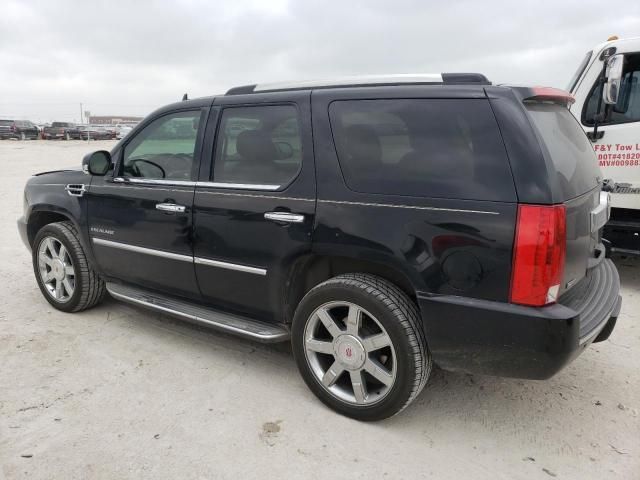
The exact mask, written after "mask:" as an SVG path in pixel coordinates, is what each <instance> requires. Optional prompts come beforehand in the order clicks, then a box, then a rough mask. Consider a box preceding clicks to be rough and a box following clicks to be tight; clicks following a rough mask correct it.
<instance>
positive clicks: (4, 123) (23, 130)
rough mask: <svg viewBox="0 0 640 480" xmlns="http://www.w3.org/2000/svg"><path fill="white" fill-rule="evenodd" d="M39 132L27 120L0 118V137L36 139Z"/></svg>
mask: <svg viewBox="0 0 640 480" xmlns="http://www.w3.org/2000/svg"><path fill="white" fill-rule="evenodd" d="M39 135H40V132H39V131H38V127H36V126H35V125H34V124H33V123H31V122H30V121H29V120H0V139H3V140H4V139H7V138H17V139H18V140H27V139H29V138H30V139H32V140H37V139H38V136H39Z"/></svg>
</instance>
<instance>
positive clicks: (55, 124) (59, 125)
mask: <svg viewBox="0 0 640 480" xmlns="http://www.w3.org/2000/svg"><path fill="white" fill-rule="evenodd" d="M51 126H52V127H70V126H71V124H70V123H67V122H53V123H52V124H51Z"/></svg>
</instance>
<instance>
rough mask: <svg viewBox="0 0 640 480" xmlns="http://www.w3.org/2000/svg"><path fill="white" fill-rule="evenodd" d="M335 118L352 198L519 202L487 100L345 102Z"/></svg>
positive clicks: (332, 110) (333, 109)
mask: <svg viewBox="0 0 640 480" xmlns="http://www.w3.org/2000/svg"><path fill="white" fill-rule="evenodd" d="M329 116H330V121H331V128H332V132H333V136H334V142H335V147H336V151H337V154H338V159H339V162H340V167H341V169H342V173H343V176H344V179H345V182H346V184H347V186H348V187H349V188H350V189H352V190H355V191H358V192H365V193H379V194H390V195H407V196H420V197H440V198H456V199H469V200H503V201H512V200H514V199H515V188H514V185H513V179H512V177H511V171H510V169H509V163H508V159H507V155H506V152H505V148H504V145H503V142H502V138H501V136H500V132H499V130H498V125H497V123H496V120H495V118H494V116H493V112H492V111H491V108H490V106H489V103H488V101H487V100H484V99H399V100H398V99H393V100H391V99H389V100H387V99H383V100H340V101H335V102H333V103H332V104H331V105H330V107H329Z"/></svg>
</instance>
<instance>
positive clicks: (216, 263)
mask: <svg viewBox="0 0 640 480" xmlns="http://www.w3.org/2000/svg"><path fill="white" fill-rule="evenodd" d="M193 260H194V262H195V263H197V264H198V265H207V266H209V267H219V268H226V269H227V270H235V271H237V272H245V273H253V274H255V275H266V274H267V270H266V269H264V268H258V267H249V266H247V265H239V264H237V263H229V262H222V261H220V260H211V259H209V258H202V257H194V259H193Z"/></svg>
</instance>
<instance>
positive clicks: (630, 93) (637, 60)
mask: <svg viewBox="0 0 640 480" xmlns="http://www.w3.org/2000/svg"><path fill="white" fill-rule="evenodd" d="M601 96H602V85H598V86H597V87H596V88H594V89H593V90H592V91H591V95H590V96H589V100H588V102H587V103H586V106H585V111H584V117H583V121H584V123H585V124H586V125H593V118H594V116H595V114H596V112H597V111H598V100H599V99H600V97H601ZM601 109H602V111H604V112H605V118H604V121H603V122H601V123H600V125H613V124H616V123H628V122H637V121H640V55H625V63H624V70H623V74H622V84H621V86H620V96H619V97H618V103H617V104H616V105H612V106H607V108H606V109H605V104H604V102H603V103H602V106H601Z"/></svg>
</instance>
